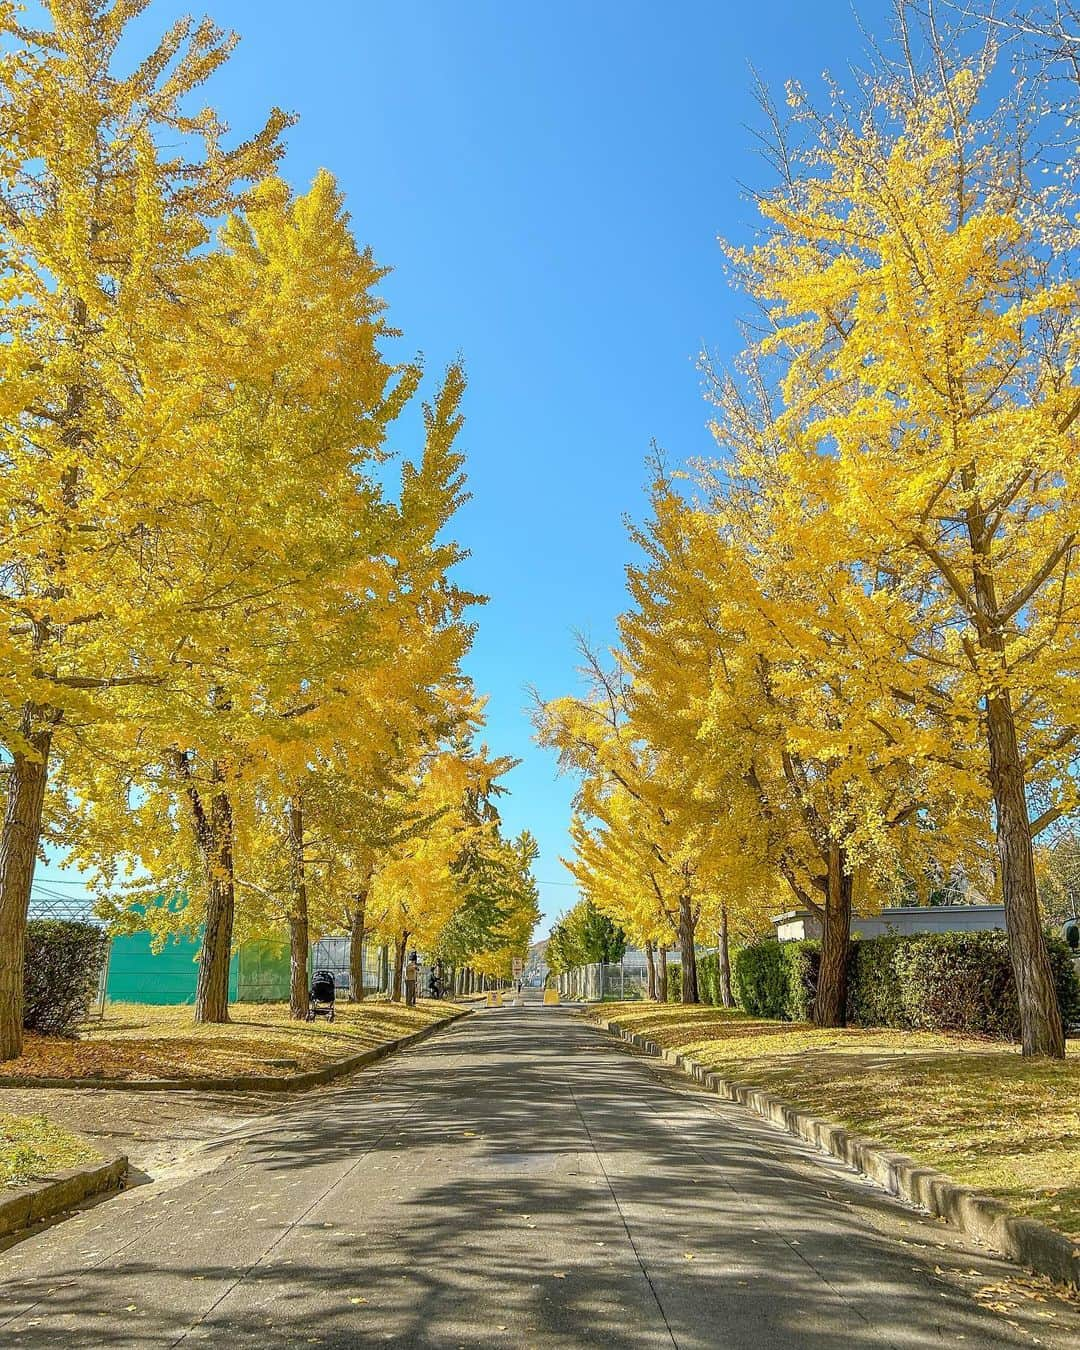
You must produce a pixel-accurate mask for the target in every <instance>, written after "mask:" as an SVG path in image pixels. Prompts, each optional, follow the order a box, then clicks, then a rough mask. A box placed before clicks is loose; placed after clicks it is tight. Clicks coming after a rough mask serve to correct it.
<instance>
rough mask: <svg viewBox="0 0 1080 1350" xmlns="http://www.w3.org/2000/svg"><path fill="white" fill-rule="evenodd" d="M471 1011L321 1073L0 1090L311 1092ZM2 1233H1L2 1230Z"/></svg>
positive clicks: (73, 1082)
mask: <svg viewBox="0 0 1080 1350" xmlns="http://www.w3.org/2000/svg"><path fill="white" fill-rule="evenodd" d="M471 1012H472V1009H471V1008H470V1009H467V1010H466V1011H464V1012H460V1013H455V1014H454V1015H453V1016H451V1017H442V1018H440V1019H439V1021H437V1022H432V1023H431V1024H430V1025H429V1026H426V1027H420V1028H419V1029H418V1030H417V1031H410V1032H409V1033H408V1035H406V1036H399V1037H398V1038H397V1039H396V1040H393V1041H383V1042H382V1044H381V1045H374V1046H372V1048H371V1049H370V1050H361V1051H360V1052H359V1053H358V1054H355V1055H348V1056H347V1057H346V1058H345V1059H336V1060H334V1061H333V1063H331V1064H324V1065H323V1067H322V1068H321V1069H308V1070H307V1071H306V1072H305V1073H294V1074H286V1075H283V1076H282V1077H280V1078H271V1077H270V1076H269V1075H267V1074H243V1075H238V1076H237V1077H235V1078H33V1077H30V1076H27V1075H22V1076H20V1077H17V1078H16V1077H11V1078H5V1077H4V1076H2V1075H0V1089H3V1088H109V1089H111V1090H119V1091H123V1092H304V1091H306V1090H307V1089H308V1088H313V1087H320V1086H322V1084H324V1083H329V1082H332V1081H333V1080H334V1079H335V1078H342V1077H344V1076H345V1074H348V1073H352V1072H353V1071H354V1070H355V1069H363V1068H366V1067H367V1065H369V1064H374V1063H375V1061H376V1060H379V1059H383V1058H385V1056H387V1055H390V1054H393V1053H394V1052H395V1051H397V1050H404V1049H406V1048H407V1047H408V1046H410V1045H415V1044H416V1042H417V1041H422V1040H424V1039H425V1038H426V1037H428V1036H430V1035H432V1033H433V1032H436V1031H442V1029H443V1028H444V1027H448V1026H450V1024H451V1023H452V1022H459V1021H460V1020H461V1019H462V1018H463V1017H468V1016H469V1015H470V1014H471ZM0 1233H2V1230H0Z"/></svg>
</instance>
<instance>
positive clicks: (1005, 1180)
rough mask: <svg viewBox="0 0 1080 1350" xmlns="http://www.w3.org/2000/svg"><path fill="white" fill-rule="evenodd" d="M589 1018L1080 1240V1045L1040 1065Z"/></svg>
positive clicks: (665, 1018) (716, 1018) (608, 1010)
mask: <svg viewBox="0 0 1080 1350" xmlns="http://www.w3.org/2000/svg"><path fill="white" fill-rule="evenodd" d="M586 1015H587V1016H590V1017H594V1018H596V1017H611V1018H613V1019H614V1020H615V1021H617V1022H618V1023H619V1025H620V1026H622V1027H625V1028H626V1029H627V1030H630V1031H635V1032H638V1033H640V1034H641V1035H644V1036H648V1037H649V1038H650V1039H651V1040H654V1041H655V1042H656V1043H657V1044H658V1045H661V1046H663V1047H664V1048H667V1049H673V1050H678V1051H680V1052H681V1053H683V1054H687V1055H692V1056H693V1057H694V1058H695V1059H697V1060H699V1061H700V1062H701V1063H702V1064H704V1065H706V1066H707V1067H708V1068H709V1069H711V1070H714V1071H715V1072H717V1073H721V1074H723V1075H724V1076H725V1077H729V1078H736V1079H738V1080H739V1081H740V1082H744V1083H753V1084H755V1085H757V1086H760V1087H764V1088H769V1089H770V1090H772V1091H774V1092H776V1093H778V1094H779V1095H780V1096H782V1097H784V1098H786V1099H787V1100H788V1101H791V1102H794V1103H795V1104H796V1105H798V1106H802V1107H805V1108H806V1109H807V1110H810V1111H813V1112H815V1114H818V1115H821V1116H825V1117H828V1118H829V1119H831V1120H835V1121H837V1122H839V1123H840V1124H841V1125H846V1126H848V1127H849V1128H850V1129H854V1130H858V1131H859V1132H860V1133H862V1134H867V1135H869V1136H871V1137H872V1138H874V1139H879V1140H881V1141H882V1142H883V1143H885V1144H887V1145H888V1146H889V1147H890V1148H894V1149H898V1150H900V1151H901V1152H903V1153H907V1154H910V1156H911V1157H913V1158H915V1159H916V1160H917V1161H918V1162H922V1163H928V1164H929V1165H930V1166H932V1167H936V1168H939V1169H940V1170H941V1171H942V1172H945V1173H946V1174H947V1175H948V1176H951V1177H953V1178H954V1179H955V1180H957V1181H960V1182H963V1183H964V1184H965V1185H968V1186H974V1187H976V1188H978V1189H979V1190H982V1191H986V1192H987V1193H988V1194H990V1195H995V1196H997V1197H998V1198H999V1199H1001V1200H1004V1201H1005V1202H1006V1203H1007V1204H1008V1205H1009V1206H1010V1208H1012V1209H1014V1210H1016V1211H1017V1213H1021V1214H1026V1215H1029V1216H1031V1217H1032V1218H1036V1219H1041V1220H1042V1221H1043V1222H1044V1223H1049V1224H1051V1225H1053V1226H1054V1227H1055V1228H1058V1229H1061V1230H1062V1231H1064V1232H1065V1233H1067V1234H1069V1235H1070V1236H1071V1237H1073V1238H1075V1239H1077V1240H1078V1241H1080V1041H1077V1040H1075V1039H1073V1040H1071V1041H1070V1042H1069V1053H1068V1056H1067V1057H1066V1059H1065V1060H1047V1059H1042V1060H1040V1059H1026V1058H1024V1057H1023V1056H1022V1055H1021V1054H1020V1053H1019V1050H1018V1049H1016V1048H1014V1047H1012V1046H1009V1045H1005V1044H1003V1043H1002V1042H1001V1041H995V1040H990V1039H989V1038H986V1037H976V1036H951V1035H947V1034H945V1033H941V1032H926V1031H897V1030H891V1029H877V1028H871V1027H837V1028H833V1029H828V1030H826V1029H819V1028H817V1027H812V1026H809V1025H807V1024H803V1023H792V1022H770V1021H766V1020H764V1019H761V1018H754V1017H749V1016H747V1015H746V1014H745V1013H741V1012H736V1011H727V1010H725V1009H723V1008H714V1007H707V1006H705V1007H684V1006H683V1005H682V1004H679V1003H670V1004H646V1003H623V1004H612V1003H607V1004H603V1005H599V1006H597V1007H595V1008H593V1009H590V1011H589V1013H587V1014H586Z"/></svg>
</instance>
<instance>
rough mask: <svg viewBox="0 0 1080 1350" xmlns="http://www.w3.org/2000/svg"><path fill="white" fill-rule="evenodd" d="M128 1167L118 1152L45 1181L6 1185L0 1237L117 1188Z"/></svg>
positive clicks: (0, 1206)
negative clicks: (24, 1184)
mask: <svg viewBox="0 0 1080 1350" xmlns="http://www.w3.org/2000/svg"><path fill="white" fill-rule="evenodd" d="M95 1147H96V1146H95ZM99 1151H100V1150H99ZM127 1166H128V1161H127V1158H126V1157H125V1156H124V1155H123V1154H122V1153H117V1154H115V1155H114V1156H113V1157H111V1158H106V1159H105V1160H104V1161H103V1162H100V1163H93V1164H91V1165H89V1166H86V1167H72V1168H69V1169H68V1170H67V1171H66V1172H60V1173H59V1174H58V1175H57V1176H55V1177H50V1178H49V1180H48V1181H39V1182H31V1183H29V1184H28V1185H26V1186H12V1187H10V1188H6V1187H5V1188H4V1190H0V1238H2V1237H7V1236H8V1235H9V1234H11V1233H17V1232H18V1231H19V1229H20V1228H26V1227H28V1226H29V1225H30V1224H32V1223H37V1222H38V1220H39V1219H51V1218H52V1217H53V1215H54V1214H60V1213H62V1212H63V1211H64V1210H66V1209H74V1207H75V1206H76V1205H78V1204H81V1203H82V1201H83V1200H88V1199H89V1198H90V1196H92V1195H100V1194H102V1192H104V1191H111V1190H116V1189H117V1188H118V1187H119V1185H120V1183H121V1182H122V1181H123V1179H124V1174H125V1173H126V1172H127Z"/></svg>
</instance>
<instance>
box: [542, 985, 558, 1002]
mask: <svg viewBox="0 0 1080 1350" xmlns="http://www.w3.org/2000/svg"><path fill="white" fill-rule="evenodd" d="M558 1001H559V991H558V990H557V989H545V990H544V1002H545V1003H547V1004H551V1003H558Z"/></svg>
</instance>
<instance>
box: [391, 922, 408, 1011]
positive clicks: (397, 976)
mask: <svg viewBox="0 0 1080 1350" xmlns="http://www.w3.org/2000/svg"><path fill="white" fill-rule="evenodd" d="M408 949H409V934H408V932H404V933H401V934H400V935H399V936H398V937H396V938H395V939H394V987H393V990H392V992H391V994H390V999H391V1002H393V1003H400V1002H401V999H402V994H403V989H402V985H403V982H404V979H405V957H406V955H407V954H408Z"/></svg>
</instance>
